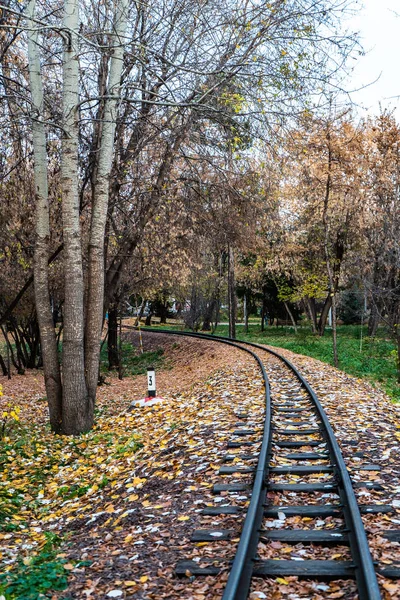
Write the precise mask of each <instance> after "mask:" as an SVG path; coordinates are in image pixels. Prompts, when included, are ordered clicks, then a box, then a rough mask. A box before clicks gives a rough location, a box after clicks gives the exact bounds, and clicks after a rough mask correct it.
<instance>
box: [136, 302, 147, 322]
mask: <svg viewBox="0 0 400 600" xmlns="http://www.w3.org/2000/svg"><path fill="white" fill-rule="evenodd" d="M145 306H146V300H143V302H142V304H141V306H140V308H139V312H138V315H137V317H136V321H135V323H134V327H137V326H138V325H139V323H140V321H141V319H142V317H143V313H144V309H145Z"/></svg>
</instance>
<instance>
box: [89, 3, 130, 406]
mask: <svg viewBox="0 0 400 600" xmlns="http://www.w3.org/2000/svg"><path fill="white" fill-rule="evenodd" d="M127 13H128V0H117V2H116V4H115V16H114V28H113V30H114V35H113V36H112V39H113V50H112V55H111V60H110V69H109V79H108V85H107V92H106V94H107V96H108V98H107V99H106V101H105V107H104V118H103V121H102V131H101V136H100V149H99V155H98V168H97V172H96V178H95V183H94V200H93V208H92V219H91V228H90V241H89V260H88V296H87V311H86V331H85V367H86V384H87V390H88V395H89V401H90V410H91V411H92V410H93V408H92V407H94V403H95V400H96V391H97V383H98V376H99V360H100V344H101V330H102V325H103V308H104V279H105V273H104V270H105V267H104V235H105V227H106V220H107V210H108V202H109V189H110V173H111V167H112V159H113V148H114V136H115V126H116V120H117V112H118V98H119V93H120V82H121V74H122V68H123V64H124V43H125V42H126V40H125V35H126V27H127V18H128V14H127Z"/></svg>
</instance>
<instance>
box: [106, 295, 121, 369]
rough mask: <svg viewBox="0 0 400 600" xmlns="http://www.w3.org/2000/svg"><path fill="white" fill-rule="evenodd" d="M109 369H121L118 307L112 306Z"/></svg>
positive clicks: (108, 346)
mask: <svg viewBox="0 0 400 600" xmlns="http://www.w3.org/2000/svg"><path fill="white" fill-rule="evenodd" d="M107 348H108V368H109V369H110V370H111V369H119V353H118V309H117V306H116V305H112V306H110V309H109V311H108V338H107Z"/></svg>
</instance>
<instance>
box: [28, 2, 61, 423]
mask: <svg viewBox="0 0 400 600" xmlns="http://www.w3.org/2000/svg"><path fill="white" fill-rule="evenodd" d="M35 9H36V1H35V0H30V2H29V4H28V8H27V14H28V25H29V29H30V31H29V32H28V61H29V80H30V89H31V97H32V109H31V110H32V117H33V118H32V140H33V154H34V181H35V198H36V242H35V254H34V265H33V273H34V289H35V305H36V314H37V319H38V323H39V331H40V341H41V348H42V357H43V371H44V380H45V386H46V395H47V403H48V406H49V414H50V425H51V429H52V430H53V431H55V432H56V433H58V432H60V431H61V420H62V385H61V373H60V365H59V361H58V353H57V339H56V334H55V329H54V323H53V315H52V312H51V304H50V295H49V273H48V261H49V240H50V220H49V201H48V183H47V152H46V132H45V125H44V107H43V84H42V76H41V69H40V56H39V45H38V30H37V27H36V25H35V24H34V22H33V20H32V19H33V18H34V15H35Z"/></svg>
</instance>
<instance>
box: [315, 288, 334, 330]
mask: <svg viewBox="0 0 400 600" xmlns="http://www.w3.org/2000/svg"><path fill="white" fill-rule="evenodd" d="M332 281H333V278H332ZM331 308H332V294H331V293H329V294H328V296H327V298H326V300H325V302H324V306H323V307H322V312H321V316H320V318H319V320H318V334H319V335H320V336H321V337H322V336H323V335H324V333H325V327H326V323H327V321H328V316H329V311H330V310H331Z"/></svg>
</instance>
